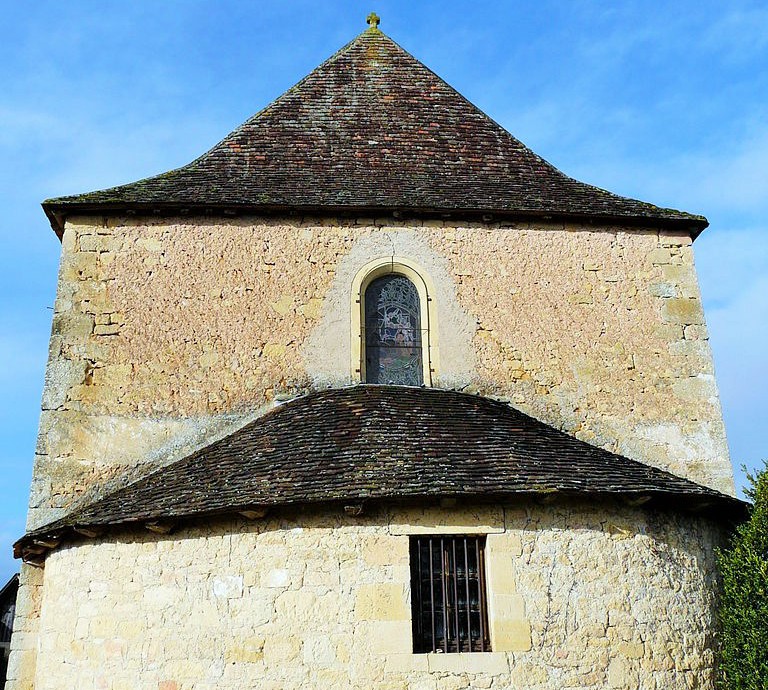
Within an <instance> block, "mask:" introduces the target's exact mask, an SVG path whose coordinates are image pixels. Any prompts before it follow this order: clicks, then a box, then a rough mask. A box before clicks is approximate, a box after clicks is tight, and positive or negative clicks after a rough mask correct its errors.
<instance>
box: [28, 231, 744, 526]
mask: <svg viewBox="0 0 768 690" xmlns="http://www.w3.org/2000/svg"><path fill="white" fill-rule="evenodd" d="M388 223H389V224H388ZM388 256H400V257H404V258H406V259H408V260H410V261H411V262H413V263H414V264H416V265H418V266H420V267H421V268H422V270H423V272H424V274H425V275H426V276H427V277H428V278H429V279H430V281H431V284H432V286H433V289H434V294H433V295H431V297H432V298H433V300H434V302H435V304H436V314H437V319H436V321H437V323H436V324H432V326H433V327H432V338H433V341H435V342H436V349H437V351H439V360H438V361H439V365H438V366H437V368H436V371H435V372H434V374H433V377H434V378H433V383H434V385H438V386H443V387H451V388H462V389H465V390H468V391H475V392H477V393H480V394H483V395H491V396H495V397H499V398H503V399H507V400H509V401H510V402H511V404H513V405H514V406H516V407H518V408H520V409H522V410H523V411H525V412H528V413H530V414H532V415H534V416H535V417H538V418H540V419H542V420H544V421H546V422H549V423H550V424H553V425H554V426H557V427H559V428H562V429H564V430H566V431H568V432H570V433H572V434H574V435H576V436H577V437H579V438H581V439H583V440H587V441H589V442H592V443H595V444H597V445H600V446H603V447H605V448H608V449H610V450H613V451H617V452H620V453H623V454H626V455H628V456H630V457H632V458H635V459H637V460H640V461H643V462H646V463H650V464H653V465H657V466H659V467H662V468H665V469H670V470H671V471H673V472H675V473H677V474H681V475H684V476H687V477H690V478H691V479H693V480H695V481H699V482H701V483H704V484H707V485H710V486H713V487H716V488H719V489H721V490H724V491H732V490H733V481H732V472H731V468H730V464H729V461H728V455H727V449H726V444H725V435H724V429H723V424H722V418H721V412H720V407H719V402H718V397H717V389H716V385H715V381H714V377H713V370H712V359H711V354H710V350H709V345H708V343H707V334H706V327H705V325H704V317H703V314H702V310H701V302H700V298H699V292H698V288H697V282H696V276H695V271H694V268H693V255H692V248H691V246H690V239H689V238H688V237H687V236H684V235H675V234H670V233H668V232H657V231H653V230H642V229H631V230H627V229H622V228H602V229H595V228H593V227H591V226H590V227H579V226H570V225H568V226H563V225H553V224H549V225H547V224H536V225H530V224H517V225H509V226H507V225H486V224H479V223H474V224H471V223H470V224H456V223H447V222H446V223H443V222H441V221H425V222H424V223H423V224H419V223H415V224H414V223H413V222H409V223H405V222H403V223H400V224H396V225H392V224H391V221H377V220H373V219H368V220H366V219H360V220H358V221H356V222H351V221H343V220H336V219H303V220H285V219H284V220H267V219H258V218H250V219H246V218H242V219H232V220H229V221H223V220H220V219H215V220H214V219H207V218H194V219H192V218H188V219H171V220H167V219H162V220H160V219H158V220H155V221H151V222H148V221H146V220H140V219H135V218H134V219H101V218H93V217H89V218H85V217H84V218H73V219H71V220H69V221H68V222H67V226H66V231H65V234H64V240H63V251H62V260H61V269H60V278H59V288H58V296H57V300H56V306H55V313H54V322H53V332H52V337H51V351H50V361H49V366H48V371H47V377H46V387H45V393H44V398H43V412H42V417H41V423H40V435H39V443H38V448H37V455H36V466H35V471H34V480H33V489H32V496H31V502H30V513H29V526H30V527H34V526H37V525H40V524H43V523H45V522H47V521H49V520H51V519H54V518H56V517H58V516H60V515H61V514H62V513H65V512H67V511H68V510H70V509H71V508H72V507H74V506H75V505H76V504H77V503H78V502H79V501H81V500H84V498H88V497H92V496H93V495H98V494H99V493H102V492H103V491H104V490H105V487H108V486H114V485H115V483H120V482H125V481H128V480H129V479H131V478H132V477H135V476H137V475H138V474H141V473H142V472H143V471H145V469H146V467H147V466H148V465H149V466H153V465H154V464H156V463H166V462H169V461H171V460H173V459H175V458H178V457H180V456H182V455H183V454H185V453H187V452H189V451H190V450H191V449H194V448H196V447H199V446H200V445H202V444H204V443H206V442H209V441H211V440H213V439H214V438H216V437H218V436H220V435H222V434H224V433H226V432H227V431H228V430H231V429H233V428H235V427H236V426H238V425H240V424H242V423H243V421H245V420H247V419H249V418H251V417H253V416H255V415H258V414H261V413H263V412H264V410H266V409H268V408H269V406H270V405H271V404H273V401H274V399H275V398H276V397H280V396H281V395H282V396H285V395H295V394H298V393H301V392H303V391H306V390H308V389H312V388H318V387H325V386H337V385H345V384H349V383H351V382H354V381H355V379H356V376H357V374H356V372H355V371H354V368H353V367H351V366H350V356H351V352H352V343H353V342H354V339H355V338H356V337H358V334H356V333H352V318H351V316H350V314H351V313H353V308H354V307H353V305H354V299H355V297H356V296H355V295H352V285H353V282H354V279H355V276H356V275H357V274H358V272H359V271H360V269H361V267H362V266H364V265H365V264H366V263H368V262H370V261H372V260H374V259H377V258H381V257H388Z"/></svg>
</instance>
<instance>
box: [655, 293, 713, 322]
mask: <svg viewBox="0 0 768 690" xmlns="http://www.w3.org/2000/svg"><path fill="white" fill-rule="evenodd" d="M662 314H663V316H664V320H665V321H668V322H670V323H679V324H686V325H687V324H702V323H704V312H703V311H702V309H701V302H699V300H695V299H682V298H672V299H667V300H664V304H663V305H662Z"/></svg>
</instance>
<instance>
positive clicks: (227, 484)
mask: <svg viewBox="0 0 768 690" xmlns="http://www.w3.org/2000/svg"><path fill="white" fill-rule="evenodd" d="M542 494H547V495H566V496H567V495H573V496H592V497H596V496H623V497H627V498H630V499H637V498H640V500H641V501H645V500H654V499H655V500H656V501H657V502H659V501H661V502H671V503H672V505H673V506H674V507H675V509H684V510H685V509H693V510H698V509H704V508H710V507H714V509H715V510H717V511H719V513H720V514H723V515H734V514H740V513H741V512H743V506H744V504H743V503H742V502H741V501H738V500H737V499H734V498H732V497H730V496H727V495H725V494H722V493H720V492H718V491H715V490H713V489H709V488H707V487H704V486H700V485H698V484H695V483H693V482H691V481H688V480H686V479H683V478H681V477H677V476H675V475H673V474H670V473H669V472H665V471H663V470H660V469H657V468H654V467H650V466H647V465H644V464H642V463H640V462H636V461H634V460H630V459H629V458H626V457H622V456H620V455H616V454H614V453H611V452H608V451H606V450H602V449H600V448H597V447H595V446H592V445H590V444H588V443H585V442H583V441H580V440H578V439H576V438H574V437H572V436H569V435H568V434H566V433H563V432H561V431H558V430H557V429H554V428H553V427H551V426H548V425H547V424H544V423H543V422H540V421H538V420H536V419H534V418H532V417H529V416H528V415H526V414H523V413H522V412H519V411H518V410H515V409H514V408H512V407H510V406H509V405H507V404H506V403H503V402H498V401H494V400H490V399H488V398H483V397H479V396H474V395H469V394H465V393H459V392H455V391H448V390H440V389H434V388H411V387H403V386H373V385H358V386H353V387H349V388H341V389H332V390H326V391H321V392H317V393H312V394H310V395H307V396H304V397H301V398H297V399H295V400H293V401H291V402H288V403H285V404H283V405H280V406H279V407H277V408H276V409H274V410H273V411H271V412H270V413H268V414H266V415H264V416H263V417H260V418H259V419H257V420H255V421H253V422H250V423H249V424H246V425H245V426H243V427H242V428H241V429H239V430H238V431H236V432H234V433H233V434H231V435H229V436H227V437H225V438H223V439H221V440H219V441H216V442H214V443H212V444H210V445H209V446H206V447H204V448H202V449H200V450H198V451H197V452H195V453H193V454H191V455H189V456H188V457H186V458H184V459H182V460H179V461H177V462H175V463H173V464H170V465H168V466H166V467H163V468H161V469H159V470H157V471H155V472H154V473H152V474H150V475H148V476H147V477H145V478H143V479H140V480H139V481H137V482H135V483H133V484H130V485H128V486H126V487H124V488H121V489H119V490H117V491H115V492H113V493H112V494H110V495H108V496H106V497H104V498H102V499H100V500H98V501H96V502H94V503H92V504H91V505H88V506H85V507H84V508H82V509H80V510H77V511H75V512H74V513H72V514H70V515H68V516H66V517H65V518H63V519H61V520H58V521H56V522H53V523H51V524H49V525H46V526H45V527H42V528H40V529H38V530H36V531H35V532H32V533H30V534H28V535H26V536H25V537H24V538H23V539H21V540H20V541H19V542H17V544H16V553H17V555H20V554H22V553H24V550H25V549H28V548H33V549H34V545H35V544H36V543H40V539H41V538H42V543H43V544H47V543H51V540H54V541H57V540H58V539H60V538H61V537H62V535H67V534H72V533H73V532H74V531H80V532H81V533H82V532H85V533H89V532H92V531H93V530H94V529H95V528H96V529H98V528H103V527H105V526H112V525H126V524H136V523H152V522H154V521H167V520H171V521H178V520H183V519H191V518H195V517H201V516H210V515H223V514H228V513H238V512H243V511H249V510H254V509H256V510H263V509H269V508H272V507H280V506H291V505H308V504H328V503H334V502H342V503H355V504H357V503H365V502H376V501H382V500H409V499H424V498H429V497H434V498H443V497H467V498H480V499H482V500H488V499H490V500H497V499H503V498H510V497H514V496H521V495H542Z"/></svg>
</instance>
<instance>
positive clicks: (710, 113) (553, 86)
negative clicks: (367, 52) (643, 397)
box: [0, 0, 768, 584]
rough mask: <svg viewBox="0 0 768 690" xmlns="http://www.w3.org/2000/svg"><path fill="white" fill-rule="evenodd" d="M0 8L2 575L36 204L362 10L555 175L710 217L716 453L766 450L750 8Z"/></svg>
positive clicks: (320, 55)
mask: <svg viewBox="0 0 768 690" xmlns="http://www.w3.org/2000/svg"><path fill="white" fill-rule="evenodd" d="M1 6H2V9H3V13H2V14H3V18H4V24H5V26H6V32H5V38H4V40H3V42H2V43H1V44H0V85H2V88H1V89H0V201H2V211H3V213H2V216H1V217H0V240H1V241H2V246H3V251H2V252H0V361H1V362H2V365H1V366H0V385H1V386H2V390H3V395H2V397H1V398H0V435H1V436H2V440H3V444H2V450H1V451H0V584H2V583H3V582H4V581H5V580H6V579H7V577H9V576H10V574H11V573H12V572H14V570H15V569H16V567H17V564H16V563H15V562H14V561H13V560H12V559H11V556H10V545H11V543H12V542H13V541H14V540H15V539H16V538H18V537H19V536H20V535H21V534H22V532H23V528H24V520H25V512H26V501H27V493H28V489H29V482H30V476H31V466H32V457H33V452H34V445H35V436H36V431H37V421H38V415H39V407H40V394H41V390H42V383H43V374H44V367H45V359H46V350H47V341H48V335H49V329H50V320H51V313H52V312H51V307H52V305H53V300H54V293H55V282H56V271H57V263H58V254H59V249H60V245H59V243H58V241H57V239H56V238H55V236H54V234H53V232H52V231H51V230H50V227H49V226H48V224H47V221H46V219H45V217H44V215H43V213H42V211H41V210H40V206H39V203H40V201H42V200H43V199H44V198H46V197H50V196H60V195H64V194H70V193H77V192H83V191H87V190H91V189H98V188H104V187H108V186H112V185H115V184H120V183H123V182H129V181H132V180H135V179H139V178H141V177H146V176H148V175H152V174H155V173H159V172H162V171H165V170H169V169H171V168H174V167H177V166H179V165H183V164H184V163H187V162H189V161H190V160H191V159H193V158H195V157H196V156H197V155H199V154H200V153H202V152H203V151H205V150H207V149H208V148H209V147H210V146H211V145H213V144H214V143H216V142H217V141H218V140H219V139H221V138H222V137H223V136H224V135H225V134H227V133H228V132H229V131H230V130H232V129H233V128H234V127H236V126H237V125H238V124H240V123H241V122H242V121H243V120H245V119H246V118H247V117H249V116H250V115H251V114H253V113H254V112H256V111H258V110H259V109H261V108H262V107H263V106H264V105H266V104H267V103H269V102H270V101H271V100H273V99H274V98H276V97H277V96H279V95H280V94H281V93H282V92H283V91H285V90H286V89H287V88H289V87H290V86H291V85H293V84H294V83H295V82H296V81H298V80H299V79H300V78H301V77H303V76H304V75H305V74H306V73H308V72H309V71H311V70H312V69H313V68H314V67H315V66H317V65H318V64H319V63H320V62H322V61H323V60H324V59H325V58H327V57H328V56H329V55H331V54H332V53H333V52H335V51H336V50H337V49H338V48H340V47H341V46H342V45H343V44H345V43H346V42H348V41H349V40H351V39H352V38H353V37H354V36H355V35H356V34H357V33H359V32H360V31H362V30H363V29H365V28H366V25H365V16H366V14H367V13H368V12H369V11H371V10H375V11H376V12H378V13H379V15H381V17H382V23H381V28H382V30H384V31H385V32H386V33H388V34H389V35H390V36H391V37H392V38H394V39H395V40H396V41H397V42H398V43H400V44H401V45H402V46H403V47H404V48H405V49H406V50H408V51H409V52H411V53H412V54H413V55H415V56H416V57H417V58H418V59H419V60H421V61H422V62H424V63H425V64H427V65H428V66H429V67H430V68H431V69H433V70H434V71H435V72H436V73H437V74H438V75H440V76H441V77H442V78H444V79H445V80H446V81H447V82H448V83H449V84H451V85H452V86H454V87H455V88H457V89H458V90H459V91H460V92H461V93H463V94H464V95H465V96H467V97H468V98H469V99H470V100H471V101H473V102H474V103H476V104H477V105H478V106H479V107H480V108H481V109H482V110H484V111H485V112H486V113H488V114H489V115H490V116H491V117H493V118H494V119H495V120H497V121H498V122H500V123H501V124H502V125H503V126H504V127H506V128H507V129H509V130H510V131H511V132H512V133H513V134H515V135H516V136H517V137H518V138H519V139H521V140H522V141H523V142H524V143H526V144H527V145H528V146H530V147H531V148H532V149H534V150H535V151H536V152H537V153H539V154H540V155H541V156H543V157H544V158H546V159H548V160H549V161H550V162H552V163H553V164H555V165H556V166H557V167H559V168H560V169H561V170H563V171H564V172H566V173H568V174H569V175H572V176H573V177H576V178H579V179H581V180H584V181H585V182H590V183H592V184H596V185H598V186H601V187H605V188H607V189H610V190H611V191H614V192H617V193H619V194H623V195H627V196H632V197H635V198H638V199H643V200H646V201H650V202H653V203H656V204H659V205H661V206H672V207H675V208H680V209H683V210H686V211H691V212H696V213H702V214H704V215H706V216H707V217H708V218H709V220H710V223H711V227H710V228H709V229H708V230H706V231H705V232H704V234H703V235H702V236H701V237H700V238H699V239H698V240H697V241H696V244H695V251H696V262H697V268H698V272H699V277H700V281H701V288H702V293H703V297H704V305H705V311H706V315H707V321H708V324H709V327H710V334H711V343H712V347H713V350H714V354H715V364H716V369H717V377H718V382H719V386H720V393H721V398H722V402H723V408H724V412H725V419H726V425H727V430H728V440H729V444H730V448H731V454H732V460H733V462H734V464H735V465H736V466H737V467H738V466H739V465H741V464H746V465H747V466H748V467H751V468H755V467H758V466H761V459H762V458H766V457H768V450H767V449H766V446H767V445H768V444H766V440H765V436H766V433H765V428H766V426H768V425H767V424H766V421H768V413H767V412H766V410H768V392H767V391H766V384H768V363H767V358H766V357H765V346H764V344H765V343H767V342H768V231H767V230H766V229H765V227H766V218H768V5H766V4H765V3H764V2H739V1H738V0H732V1H730V2H727V3H723V2H712V1H708V0H697V1H695V2H693V1H688V0H684V1H679V2H678V1H675V0H671V1H667V2H660V1H658V0H644V1H642V2H641V1H634V0H623V1H622V2H620V3H606V2H603V1H598V0H594V1H587V0H583V1H579V0H571V1H569V2H562V0H560V1H555V0H536V1H533V0H518V1H516V2H499V1H498V0H494V1H490V0H474V1H473V2H472V3H467V2H455V1H453V0H442V1H441V2H419V3H415V2H412V1H410V2H406V1H401V0H375V1H374V0H371V1H370V2H364V3H361V2H359V0H355V1H352V0H339V1H336V0H326V1H325V2H316V1H315V2H308V1H306V2H305V1H302V0H280V1H276V0H275V1H273V0H260V1H259V2H246V1H245V0H241V1H240V2H234V1H232V0H206V1H203V0H183V1H180V0H164V2H158V1H157V0H131V1H130V2H109V3H104V2H100V3H97V2H96V1H95V0H91V1H89V2H85V1H83V0H68V1H67V2H66V3H62V2H60V0H57V1H56V2H53V1H50V0H37V2H35V3H18V2H11V1H10V0H6V1H4V2H2V3H1ZM737 481H738V482H739V483H740V484H741V483H743V477H742V476H741V473H738V479H737Z"/></svg>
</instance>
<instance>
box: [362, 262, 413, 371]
mask: <svg viewBox="0 0 768 690" xmlns="http://www.w3.org/2000/svg"><path fill="white" fill-rule="evenodd" d="M364 343H365V380H366V383H390V384H398V385H403V386H421V385H422V384H423V383H424V362H423V359H422V351H421V304H420V300H419V293H418V291H417V290H416V286H415V285H414V284H413V283H412V282H411V281H410V280H408V278H406V277H405V276H403V275H399V274H391V275H386V276H382V277H381V278H377V279H376V280H374V281H373V282H372V283H371V284H370V285H369V286H368V287H367V289H366V290H365V334H364Z"/></svg>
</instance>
